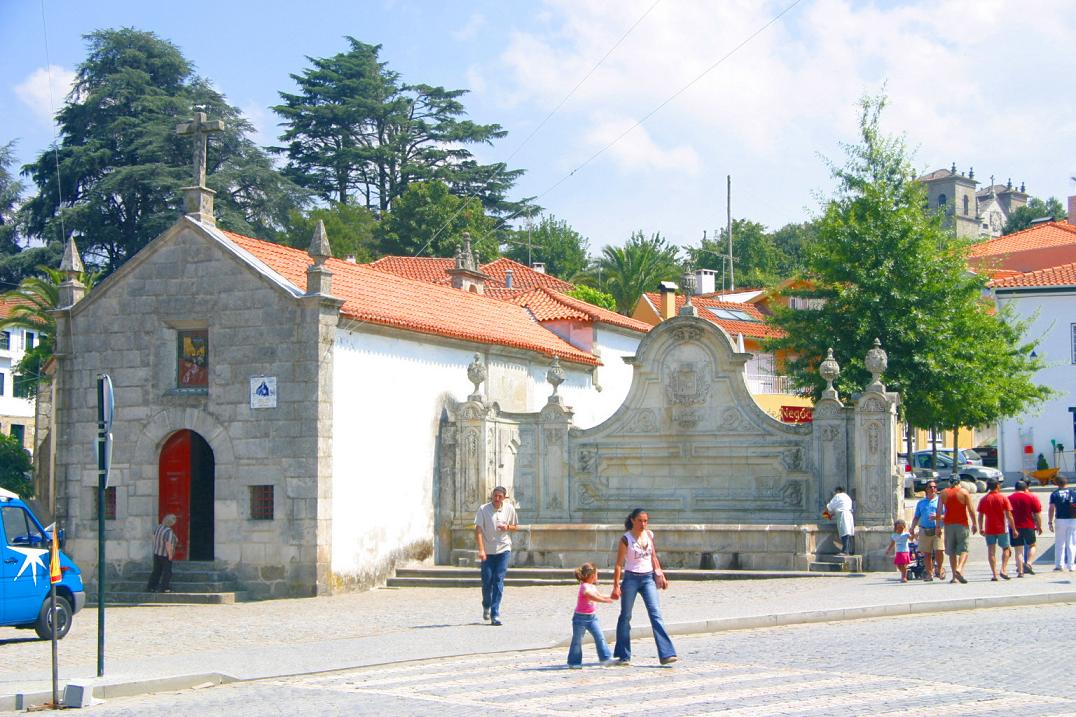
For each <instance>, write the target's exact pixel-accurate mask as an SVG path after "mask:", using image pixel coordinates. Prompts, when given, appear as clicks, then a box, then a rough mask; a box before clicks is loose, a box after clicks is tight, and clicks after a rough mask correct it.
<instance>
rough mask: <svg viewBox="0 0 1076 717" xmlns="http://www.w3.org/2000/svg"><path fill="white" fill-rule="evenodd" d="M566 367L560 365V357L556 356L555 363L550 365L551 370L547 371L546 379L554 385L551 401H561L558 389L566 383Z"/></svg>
mask: <svg viewBox="0 0 1076 717" xmlns="http://www.w3.org/2000/svg"><path fill="white" fill-rule="evenodd" d="M566 377H567V376H566V374H565V373H564V369H562V368H561V367H560V357H559V356H554V357H553V363H552V364H550V365H549V370H548V371H546V374H545V380H546V381H548V382H549V383H550V384H551V385H552V386H553V393H552V395H550V397H549V402H550V403H560V396H558V395H557V389H558V388H560V385H561V384H562V383H564V379H565V378H566Z"/></svg>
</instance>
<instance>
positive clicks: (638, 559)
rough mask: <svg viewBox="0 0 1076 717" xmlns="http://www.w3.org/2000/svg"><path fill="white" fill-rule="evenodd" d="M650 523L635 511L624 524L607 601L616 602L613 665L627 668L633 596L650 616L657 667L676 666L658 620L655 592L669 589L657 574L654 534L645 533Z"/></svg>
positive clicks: (668, 640) (672, 652)
mask: <svg viewBox="0 0 1076 717" xmlns="http://www.w3.org/2000/svg"><path fill="white" fill-rule="evenodd" d="M649 521H650V518H649V516H648V515H647V514H646V511H645V510H643V509H642V508H636V509H635V510H633V511H631V514H630V515H628V518H627V520H625V521H624V528H626V529H627V532H626V533H624V535H623V536H622V537H621V538H620V542H619V543H618V544H617V550H616V567H615V568H614V569H613V592H612V595H610V597H612V598H613V599H614V600H615V599H617V598H620V618H619V619H618V620H617V621H616V647H614V648H613V657H614V658H616V659H617V660H618V661H617V662H616V664H617V665H625V666H626V665H630V664H631V610H632V608H633V607H634V606H635V596H636V595H640V594H641V595H642V596H643V603H644V604H645V605H646V612H647V615H649V616H650V627H651V628H652V629H653V632H654V641H655V642H656V643H657V645H658V658H659V659H660V660H661V664H663V665H669V664H672V663H674V662H676V648H674V647H673V644H672V640H670V639H669V633H667V632H666V631H665V623H664V621H662V619H661V606H660V605H659V604H658V589H659V588H660V589H662V590H664V589H665V588H667V587H668V586H669V581H668V580H666V579H665V573H663V572H662V571H661V562H660V561H659V560H658V551H657V548H656V547H655V546H654V534H653V533H652V532H651V531H649V530H647V528H646V526H647V523H648V522H649Z"/></svg>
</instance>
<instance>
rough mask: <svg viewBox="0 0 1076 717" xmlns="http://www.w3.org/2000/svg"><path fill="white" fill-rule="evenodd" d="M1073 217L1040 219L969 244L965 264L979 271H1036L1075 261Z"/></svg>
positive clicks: (1075, 229)
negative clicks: (1032, 223)
mask: <svg viewBox="0 0 1076 717" xmlns="http://www.w3.org/2000/svg"><path fill="white" fill-rule="evenodd" d="M1073 221H1076V219H1074V218H1072V217H1071V216H1070V218H1069V220H1068V221H1067V222H1043V223H1039V224H1035V225H1032V226H1030V227H1028V228H1027V229H1024V230H1023V231H1019V232H1013V233H1012V234H1006V235H1005V236H1001V237H997V238H995V239H989V240H987V241H984V242H980V243H978V244H974V245H972V247H971V249H970V251H969V254H970V257H969V263H970V264H971V265H972V267H974V268H975V269H976V270H978V271H980V272H994V271H997V270H1006V271H1016V272H1020V273H1027V272H1034V271H1039V270H1040V269H1048V268H1050V267H1055V266H1061V265H1062V264H1067V263H1069V262H1071V261H1076V225H1074V224H1072V223H1071V222H1073Z"/></svg>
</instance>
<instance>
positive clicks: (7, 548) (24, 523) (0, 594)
mask: <svg viewBox="0 0 1076 717" xmlns="http://www.w3.org/2000/svg"><path fill="white" fill-rule="evenodd" d="M0 526H2V528H3V530H2V531H0V538H2V543H3V545H2V547H0V625H10V626H14V627H20V628H31V627H32V628H34V630H36V631H37V634H38V637H40V638H41V639H43V640H47V639H50V638H51V637H52V626H53V624H55V625H56V637H57V639H59V638H62V637H63V636H64V635H66V634H67V631H68V630H70V629H71V618H72V616H73V615H74V614H75V613H76V612H78V611H79V610H81V609H82V608H83V607H84V606H85V605H86V592H85V590H84V589H83V587H82V573H81V571H79V569H78V566H77V565H75V563H74V562H73V561H72V560H71V558H69V557H67V556H66V555H65V554H64V553H63V551H60V571H61V574H62V576H63V579H62V580H61V581H60V582H58V583H56V611H55V613H53V612H52V611H51V610H50V609H49V587H50V584H51V583H50V581H49V556H50V554H49V547H50V543H51V541H52V534H51V533H49V532H48V531H47V530H46V529H45V528H42V527H41V523H40V522H38V520H37V516H35V515H34V512H33V511H32V510H30V507H29V506H28V505H26V503H24V502H23V501H22V499H21V498H19V496H18V495H16V494H15V493H12V492H11V491H8V490H4V489H3V488H0ZM61 541H62V538H61ZM53 615H55V617H53Z"/></svg>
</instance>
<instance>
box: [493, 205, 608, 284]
mask: <svg viewBox="0 0 1076 717" xmlns="http://www.w3.org/2000/svg"><path fill="white" fill-rule="evenodd" d="M505 242H506V243H507V244H508V250H507V251H506V252H505V253H504V255H505V256H507V257H508V258H510V259H514V260H515V261H518V262H519V263H521V264H526V265H527V266H530V265H531V263H533V262H536V261H540V262H543V263H545V270H546V272H547V273H549V274H552V275H553V276H556V277H558V278H560V279H564V280H565V281H571V279H572V277H573V276H575V275H576V274H578V273H579V272H581V271H583V270H584V269H585V268H586V266H587V252H588V250H589V248H590V242H589V241H588V240H587V238H586V237H584V236H583V235H582V234H580V233H579V232H577V231H576V230H574V229H572V228H571V226H569V225H568V222H566V221H564V220H561V219H557V218H556V217H555V216H553V215H552V214H547V215H545V216H543V217H542V218H541V219H540V220H539V222H538V224H537V225H535V226H533V227H529V228H526V229H517V230H515V231H512V232H509V233H508V236H507V238H506V239H505Z"/></svg>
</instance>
